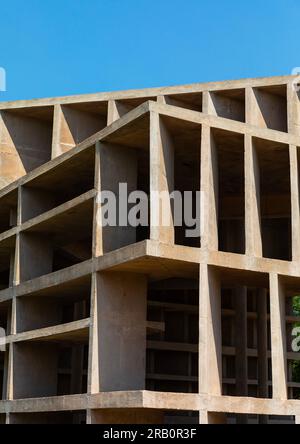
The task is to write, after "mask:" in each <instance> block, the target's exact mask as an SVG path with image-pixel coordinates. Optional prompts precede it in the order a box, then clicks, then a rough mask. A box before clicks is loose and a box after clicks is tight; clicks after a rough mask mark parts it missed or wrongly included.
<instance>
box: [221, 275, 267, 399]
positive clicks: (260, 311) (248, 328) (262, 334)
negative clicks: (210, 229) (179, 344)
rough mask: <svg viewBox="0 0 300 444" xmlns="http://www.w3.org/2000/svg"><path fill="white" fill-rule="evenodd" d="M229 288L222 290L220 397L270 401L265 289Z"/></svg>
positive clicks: (234, 286)
mask: <svg viewBox="0 0 300 444" xmlns="http://www.w3.org/2000/svg"><path fill="white" fill-rule="evenodd" d="M229 285H230V284H229ZM229 285H228V284H227V283H226V285H224V286H223V285H222V290H221V304H222V367H223V369H222V370H223V378H222V382H223V394H224V395H231V396H249V397H259V398H271V397H272V375H271V343H270V304H269V293H268V288H265V287H264V286H263V285H262V286H260V287H252V286H249V284H248V285H243V283H242V282H241V283H239V284H235V285H234V279H233V280H232V283H231V285H232V286H229ZM252 285H253V284H252Z"/></svg>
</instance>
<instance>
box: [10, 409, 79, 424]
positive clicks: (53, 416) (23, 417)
mask: <svg viewBox="0 0 300 444" xmlns="http://www.w3.org/2000/svg"><path fill="white" fill-rule="evenodd" d="M9 423H10V424H86V411H85V410H82V411H81V410H78V411H77V410H73V411H71V412H37V413H10V415H9Z"/></svg>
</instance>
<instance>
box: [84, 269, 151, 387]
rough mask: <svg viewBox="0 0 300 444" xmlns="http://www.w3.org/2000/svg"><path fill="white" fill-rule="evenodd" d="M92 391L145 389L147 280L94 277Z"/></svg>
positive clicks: (109, 275) (116, 275)
mask: <svg viewBox="0 0 300 444" xmlns="http://www.w3.org/2000/svg"><path fill="white" fill-rule="evenodd" d="M92 292H93V295H92V298H93V301H92V310H93V313H92V327H91V329H92V332H91V334H92V338H91V351H90V353H91V354H90V360H89V381H88V385H89V392H91V393H98V392H99V391H114V390H143V389H144V387H145V359H146V310H147V309H146V303H147V279H146V277H145V276H143V275H141V274H134V273H117V272H107V273H98V274H97V275H94V276H93V288H92Z"/></svg>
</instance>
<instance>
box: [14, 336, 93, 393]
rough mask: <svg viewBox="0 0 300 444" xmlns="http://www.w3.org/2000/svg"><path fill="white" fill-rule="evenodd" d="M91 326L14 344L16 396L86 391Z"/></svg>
mask: <svg viewBox="0 0 300 444" xmlns="http://www.w3.org/2000/svg"><path fill="white" fill-rule="evenodd" d="M88 338H89V331H88V328H87V329H85V330H84V331H81V332H80V334H78V332H77V334H75V335H72V334H71V333H70V332H68V334H62V335H59V336H58V335H56V336H55V335H53V337H51V336H47V337H46V338H45V337H36V338H35V339H31V340H30V341H29V340H27V341H24V342H16V343H14V345H13V347H14V363H13V366H14V369H13V371H14V375H15V377H14V399H25V398H42V397H49V396H60V395H72V394H80V393H86V392H87V367H88Z"/></svg>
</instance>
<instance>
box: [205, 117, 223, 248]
mask: <svg viewBox="0 0 300 444" xmlns="http://www.w3.org/2000/svg"><path fill="white" fill-rule="evenodd" d="M201 191H202V198H203V199H204V203H203V205H202V211H204V215H203V232H202V237H201V247H202V248H206V249H209V250H218V243H219V242H218V159H217V151H216V146H215V143H214V138H213V135H212V134H211V129H210V127H208V126H207V125H202V133H201Z"/></svg>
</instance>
